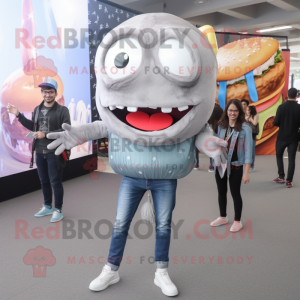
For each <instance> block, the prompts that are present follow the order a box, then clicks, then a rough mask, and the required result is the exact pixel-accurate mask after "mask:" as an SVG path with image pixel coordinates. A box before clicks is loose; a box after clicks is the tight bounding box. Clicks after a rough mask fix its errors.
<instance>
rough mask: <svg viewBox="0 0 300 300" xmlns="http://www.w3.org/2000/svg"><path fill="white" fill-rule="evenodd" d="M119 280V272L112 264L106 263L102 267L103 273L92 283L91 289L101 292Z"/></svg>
mask: <svg viewBox="0 0 300 300" xmlns="http://www.w3.org/2000/svg"><path fill="white" fill-rule="evenodd" d="M119 281H120V276H119V272H118V271H112V270H111V267H110V266H108V265H105V266H104V267H103V268H102V272H101V274H100V275H99V276H98V277H97V278H96V279H94V280H93V281H92V282H91V283H90V286H89V289H90V290H92V291H95V292H99V291H102V290H105V289H106V288H107V287H108V286H109V285H111V284H115V283H117V282H119Z"/></svg>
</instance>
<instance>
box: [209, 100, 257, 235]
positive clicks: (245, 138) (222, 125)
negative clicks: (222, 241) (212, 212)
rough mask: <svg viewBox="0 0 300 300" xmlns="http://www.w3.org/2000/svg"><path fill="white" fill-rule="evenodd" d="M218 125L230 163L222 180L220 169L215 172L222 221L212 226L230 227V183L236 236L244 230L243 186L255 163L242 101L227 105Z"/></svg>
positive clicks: (215, 222)
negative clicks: (227, 209)
mask: <svg viewBox="0 0 300 300" xmlns="http://www.w3.org/2000/svg"><path fill="white" fill-rule="evenodd" d="M218 124H219V126H218V137H219V138H222V139H225V140H227V142H228V147H227V151H228V160H227V168H226V171H225V173H224V176H223V177H222V178H221V176H220V174H219V172H218V168H216V172H215V177H216V182H217V186H218V194H219V198H218V199H219V207H220V217H219V218H217V219H216V220H215V221H213V222H212V223H211V224H210V225H211V226H220V225H224V224H227V223H228V218H227V213H226V207H227V179H228V180H229V186H230V191H231V195H232V198H233V202H234V212H235V217H234V222H233V224H232V226H231V228H230V231H232V232H237V231H239V230H241V229H242V228H243V224H242V222H241V214H242V207H243V201H242V197H241V182H242V181H243V183H248V182H249V181H250V178H249V170H250V165H251V163H252V152H251V150H252V134H251V129H250V127H249V126H248V125H247V124H245V113H244V111H243V107H242V105H241V102H240V101H239V100H236V99H232V100H230V101H229V102H228V103H227V104H226V106H225V109H224V112H223V115H222V117H221V119H220V121H219V122H218ZM244 165H245V171H244V167H243V166H244ZM243 171H244V172H243Z"/></svg>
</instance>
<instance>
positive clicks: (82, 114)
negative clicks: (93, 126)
mask: <svg viewBox="0 0 300 300" xmlns="http://www.w3.org/2000/svg"><path fill="white" fill-rule="evenodd" d="M88 28H89V24H88V1H87V0H64V1H61V0H45V1H40V0H23V1H22V0H15V1H6V3H5V9H2V10H0V52H1V56H0V66H1V72H0V101H1V102H0V106H1V119H0V177H4V176H8V175H12V174H15V173H19V172H23V171H28V170H30V169H29V162H30V159H31V149H32V141H33V140H32V139H30V138H29V137H27V136H26V135H27V134H28V133H29V130H27V129H26V128H25V127H23V126H22V125H21V124H20V122H19V121H18V119H17V118H16V117H15V115H14V114H11V113H8V112H7V104H8V103H10V104H12V105H14V106H16V107H17V108H18V109H19V111H20V113H22V114H23V115H24V116H25V117H26V118H28V119H31V118H32V112H33V110H34V108H35V107H36V106H38V105H39V104H40V103H41V102H42V101H43V96H42V94H41V88H39V87H38V85H39V84H40V83H41V82H42V80H43V78H44V77H46V76H47V77H52V78H53V79H55V80H56V81H57V83H58V89H57V92H58V95H57V97H56V101H57V102H58V103H59V104H61V105H64V106H66V107H67V108H68V109H69V112H70V117H71V125H79V124H86V123H90V122H91V118H92V116H91V93H90V76H91V74H90V67H89V66H90V61H89V33H88ZM91 153H92V147H91V142H88V143H85V144H84V145H83V146H82V147H75V148H73V149H72V154H71V159H76V158H78V157H82V156H85V155H89V154H91ZM34 168H35V164H34Z"/></svg>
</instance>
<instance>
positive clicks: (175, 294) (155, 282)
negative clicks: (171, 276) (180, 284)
mask: <svg viewBox="0 0 300 300" xmlns="http://www.w3.org/2000/svg"><path fill="white" fill-rule="evenodd" d="M154 284H155V285H156V286H158V287H159V288H160V289H161V291H162V293H163V294H164V295H166V296H169V297H173V296H177V295H178V291H177V293H174V294H168V293H166V292H164V290H163V289H162V287H161V286H160V284H159V283H158V282H157V280H156V278H154Z"/></svg>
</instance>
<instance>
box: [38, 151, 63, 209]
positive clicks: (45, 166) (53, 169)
mask: <svg viewBox="0 0 300 300" xmlns="http://www.w3.org/2000/svg"><path fill="white" fill-rule="evenodd" d="M35 163H36V166H37V170H38V174H39V177H40V181H41V185H42V190H43V194H44V204H45V205H49V206H51V207H52V188H53V192H54V199H55V208H57V209H59V210H61V208H62V205H63V196H64V188H63V185H62V173H63V170H62V169H61V170H58V167H57V162H56V157H55V154H54V152H51V153H47V154H39V153H37V154H36V155H35Z"/></svg>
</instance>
